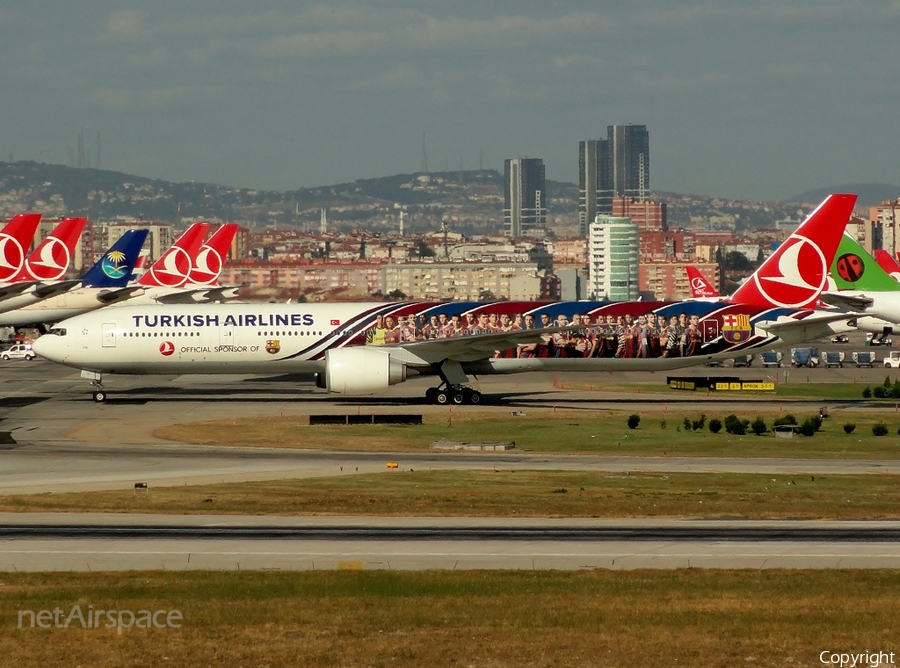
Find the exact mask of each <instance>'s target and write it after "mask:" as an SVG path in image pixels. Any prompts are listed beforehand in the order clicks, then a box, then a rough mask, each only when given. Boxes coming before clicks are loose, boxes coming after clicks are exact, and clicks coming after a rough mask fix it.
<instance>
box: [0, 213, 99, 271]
mask: <svg viewBox="0 0 900 668" xmlns="http://www.w3.org/2000/svg"><path fill="white" fill-rule="evenodd" d="M86 224H87V218H64V219H63V220H62V222H61V223H60V224H59V225H57V226H56V227H55V228H54V229H53V231H52V232H51V233H50V234H48V235H47V238H46V239H44V240H43V241H42V242H41V243H40V245H39V246H38V247H37V248H35V249H34V252H33V253H32V254H31V255H29V256H28V259H27V260H25V266H24V267H23V268H22V271H20V272H19V275H18V276H16V278H15V279H13V280H16V281H61V280H62V279H63V278H65V277H66V271H68V269H69V263H70V262H71V261H72V256H73V255H74V254H75V246H76V245H78V240H79V239H80V238H81V233H82V232H83V231H84V226H85V225H86Z"/></svg>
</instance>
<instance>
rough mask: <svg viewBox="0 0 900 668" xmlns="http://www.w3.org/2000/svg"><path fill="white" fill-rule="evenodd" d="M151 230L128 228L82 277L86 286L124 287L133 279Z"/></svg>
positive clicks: (82, 281)
mask: <svg viewBox="0 0 900 668" xmlns="http://www.w3.org/2000/svg"><path fill="white" fill-rule="evenodd" d="M149 232H150V231H149V230H128V231H127V232H125V234H123V235H122V236H121V237H119V240H118V241H117V242H116V243H115V244H113V246H112V248H110V249H109V250H108V251H106V253H104V254H103V257H102V258H100V259H99V260H98V261H97V263H96V264H95V265H94V266H93V267H91V268H90V270H88V272H87V273H86V274H85V275H84V276H83V277H82V279H81V284H82V286H84V287H86V288H122V287H125V286H126V285H127V284H128V281H130V280H131V274H132V272H133V271H134V266H135V265H136V264H137V261H138V256H139V255H140V253H141V248H143V246H144V241H145V240H146V239H147V234H149Z"/></svg>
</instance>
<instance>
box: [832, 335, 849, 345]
mask: <svg viewBox="0 0 900 668" xmlns="http://www.w3.org/2000/svg"><path fill="white" fill-rule="evenodd" d="M831 342H832V343H850V337H849V336H847V335H846V334H837V335H836V336H832V337H831Z"/></svg>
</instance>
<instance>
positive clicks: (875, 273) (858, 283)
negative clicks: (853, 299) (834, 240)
mask: <svg viewBox="0 0 900 668" xmlns="http://www.w3.org/2000/svg"><path fill="white" fill-rule="evenodd" d="M831 278H832V279H833V280H834V283H835V286H836V287H837V289H838V290H874V291H878V292H900V283H898V282H897V281H895V280H894V279H893V278H891V276H890V274H888V273H887V272H886V271H885V270H884V269H882V268H881V266H880V265H879V264H878V262H877V261H876V260H875V258H873V257H872V256H871V255H869V254H868V253H867V252H866V250H865V249H864V248H863V247H862V246H860V245H859V243H858V242H857V241H856V240H855V239H854V238H852V237H850V236H847V235H846V234H845V235H844V236H843V238H842V239H841V243H840V245H839V246H838V250H837V253H836V254H835V256H834V262H833V263H832V265H831Z"/></svg>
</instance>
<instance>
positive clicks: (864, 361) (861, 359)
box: [853, 350, 875, 368]
mask: <svg viewBox="0 0 900 668" xmlns="http://www.w3.org/2000/svg"><path fill="white" fill-rule="evenodd" d="M853 362H854V364H856V368H859V367H863V366H867V367H870V368H874V366H875V353H873V352H872V351H871V350H866V351H863V352H861V353H853Z"/></svg>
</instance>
